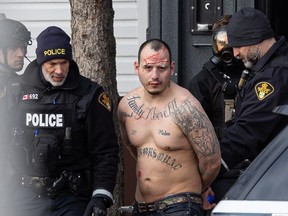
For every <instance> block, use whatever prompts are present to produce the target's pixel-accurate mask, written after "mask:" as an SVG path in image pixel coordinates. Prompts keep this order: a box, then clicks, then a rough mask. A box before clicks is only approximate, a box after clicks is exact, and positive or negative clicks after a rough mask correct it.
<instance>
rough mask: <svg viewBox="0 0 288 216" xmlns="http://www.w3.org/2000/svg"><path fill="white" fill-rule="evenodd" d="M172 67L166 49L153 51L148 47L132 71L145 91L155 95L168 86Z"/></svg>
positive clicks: (172, 71) (172, 64)
mask: <svg viewBox="0 0 288 216" xmlns="http://www.w3.org/2000/svg"><path fill="white" fill-rule="evenodd" d="M174 65H175V63H174V62H171V60H170V56H169V52H168V50H167V49H166V48H162V49H160V50H159V51H155V50H153V49H151V48H150V47H149V45H148V46H146V47H144V49H143V50H142V52H141V56H140V62H135V63H134V69H135V71H136V73H137V74H138V76H139V79H140V82H141V83H142V85H143V87H144V88H145V89H146V91H147V92H148V93H149V94H152V95H157V94H160V93H162V92H164V91H165V89H166V88H167V87H168V86H169V85H170V77H171V75H172V74H173V73H174Z"/></svg>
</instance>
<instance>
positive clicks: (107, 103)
mask: <svg viewBox="0 0 288 216" xmlns="http://www.w3.org/2000/svg"><path fill="white" fill-rule="evenodd" d="M98 101H99V103H100V104H101V105H103V106H104V107H105V108H106V109H107V110H108V111H109V112H110V111H111V100H110V98H109V96H108V94H107V93H105V92H103V93H102V94H100V96H99V97H98Z"/></svg>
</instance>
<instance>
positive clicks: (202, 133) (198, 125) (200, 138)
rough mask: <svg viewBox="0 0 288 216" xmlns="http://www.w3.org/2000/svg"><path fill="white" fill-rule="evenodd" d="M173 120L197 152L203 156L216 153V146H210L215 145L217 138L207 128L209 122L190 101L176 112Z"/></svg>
mask: <svg viewBox="0 0 288 216" xmlns="http://www.w3.org/2000/svg"><path fill="white" fill-rule="evenodd" d="M173 120H174V122H175V123H176V124H177V125H178V126H179V128H180V129H181V130H182V131H183V133H184V134H185V135H186V136H187V138H188V139H189V141H190V142H191V143H193V144H194V150H195V151H198V153H200V154H202V155H203V156H205V155H211V154H214V153H215V149H214V145H209V144H210V143H215V142H216V139H217V138H216V136H214V135H213V134H212V133H210V131H209V129H208V128H207V127H208V125H209V123H208V121H209V120H208V118H207V116H205V115H204V114H203V113H202V112H199V110H197V108H196V107H195V106H193V105H192V104H191V102H190V101H189V100H188V99H187V100H185V101H184V102H183V103H182V104H181V106H180V107H179V108H178V109H177V110H176V111H175V112H174V114H173Z"/></svg>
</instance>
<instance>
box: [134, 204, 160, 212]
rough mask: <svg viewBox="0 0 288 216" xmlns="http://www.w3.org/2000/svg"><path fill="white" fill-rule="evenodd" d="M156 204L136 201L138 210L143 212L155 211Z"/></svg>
mask: <svg viewBox="0 0 288 216" xmlns="http://www.w3.org/2000/svg"><path fill="white" fill-rule="evenodd" d="M157 210H158V209H157V208H156V205H155V204H154V203H145V202H138V212H139V213H145V212H153V211H157Z"/></svg>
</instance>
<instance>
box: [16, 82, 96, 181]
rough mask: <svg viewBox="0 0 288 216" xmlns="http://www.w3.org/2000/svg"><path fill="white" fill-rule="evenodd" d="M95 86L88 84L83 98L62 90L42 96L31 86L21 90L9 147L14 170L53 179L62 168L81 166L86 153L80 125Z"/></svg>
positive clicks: (83, 132)
mask: <svg viewBox="0 0 288 216" xmlns="http://www.w3.org/2000/svg"><path fill="white" fill-rule="evenodd" d="M98 87H99V86H98V85H96V84H95V85H91V88H90V90H89V89H88V93H89V94H85V95H84V96H82V95H79V94H76V93H73V92H71V91H65V90H51V91H49V92H46V93H44V94H42V93H41V92H40V91H39V89H37V88H34V87H30V88H26V89H24V91H22V94H21V95H20V102H19V112H18V117H17V119H18V120H17V127H15V131H14V140H13V145H12V147H13V148H12V149H13V153H12V155H13V157H14V158H13V160H12V161H13V162H12V166H13V167H14V169H15V170H17V171H18V172H21V173H23V172H24V173H23V174H26V175H33V176H56V175H58V174H59V173H60V172H61V170H63V169H65V170H69V169H70V170H71V169H80V168H81V167H78V168H77V166H84V162H83V163H82V161H79V158H84V155H85V154H86V153H87V152H86V149H85V143H86V136H85V131H84V127H83V124H84V121H85V113H86V110H87V109H88V106H89V104H90V103H91V100H92V97H93V95H94V93H95V91H96V90H97V89H98ZM73 166H75V167H73ZM82 168H84V167H82Z"/></svg>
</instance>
